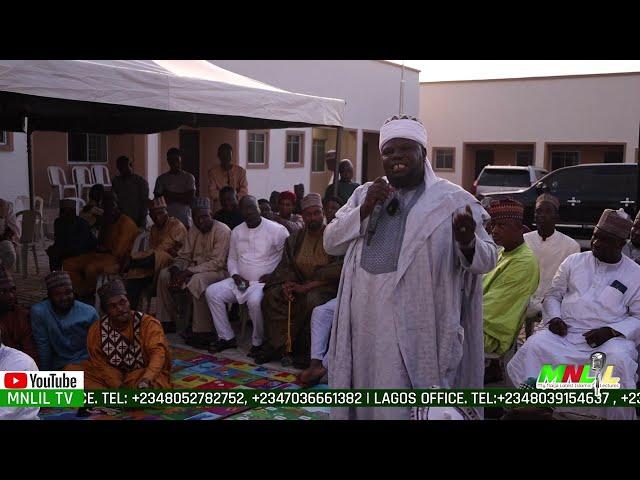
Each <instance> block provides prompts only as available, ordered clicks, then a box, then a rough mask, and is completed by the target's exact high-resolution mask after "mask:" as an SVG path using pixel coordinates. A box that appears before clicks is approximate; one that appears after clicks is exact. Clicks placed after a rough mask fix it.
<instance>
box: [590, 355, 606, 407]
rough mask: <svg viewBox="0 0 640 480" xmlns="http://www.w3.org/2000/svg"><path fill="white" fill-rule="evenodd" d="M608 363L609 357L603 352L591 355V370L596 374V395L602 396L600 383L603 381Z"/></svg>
mask: <svg viewBox="0 0 640 480" xmlns="http://www.w3.org/2000/svg"><path fill="white" fill-rule="evenodd" d="M606 363H607V355H606V353H603V352H594V353H592V354H591V369H592V370H593V371H594V372H595V377H596V378H595V381H594V383H595V387H594V388H595V393H596V396H598V397H599V396H600V382H601V381H602V370H604V367H605V364H606Z"/></svg>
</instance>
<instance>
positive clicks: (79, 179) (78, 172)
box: [71, 167, 94, 200]
mask: <svg viewBox="0 0 640 480" xmlns="http://www.w3.org/2000/svg"><path fill="white" fill-rule="evenodd" d="M71 176H72V177H73V183H75V184H76V187H77V191H78V195H77V196H78V197H80V198H82V197H83V193H84V190H85V189H87V200H88V199H89V191H88V189H90V188H91V187H93V185H94V182H93V176H92V175H91V170H89V167H73V168H72V169H71Z"/></svg>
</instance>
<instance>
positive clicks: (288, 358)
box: [282, 300, 293, 367]
mask: <svg viewBox="0 0 640 480" xmlns="http://www.w3.org/2000/svg"><path fill="white" fill-rule="evenodd" d="M285 349H286V353H285V356H284V357H283V359H282V365H283V366H285V367H286V366H289V365H291V364H292V363H293V361H292V359H291V351H292V341H291V300H289V311H288V313H287V341H286V343H285Z"/></svg>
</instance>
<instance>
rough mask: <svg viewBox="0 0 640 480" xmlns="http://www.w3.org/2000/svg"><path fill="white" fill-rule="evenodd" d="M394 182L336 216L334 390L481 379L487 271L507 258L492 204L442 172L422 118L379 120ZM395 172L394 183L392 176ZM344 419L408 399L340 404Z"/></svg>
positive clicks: (393, 415) (477, 384)
mask: <svg viewBox="0 0 640 480" xmlns="http://www.w3.org/2000/svg"><path fill="white" fill-rule="evenodd" d="M380 154H381V160H382V163H383V166H384V170H385V174H386V179H385V178H378V179H376V180H375V181H374V182H369V183H366V184H365V185H362V186H361V187H358V189H356V191H355V192H354V193H353V195H352V196H351V198H350V199H349V201H348V202H347V204H346V205H345V206H344V207H342V208H341V209H340V210H339V211H338V212H337V214H336V217H335V219H334V220H333V221H332V222H331V223H330V224H329V225H327V228H326V230H325V234H324V248H325V250H326V251H327V253H328V254H329V255H334V256H340V255H345V259H344V266H343V270H342V278H341V279H340V289H339V291H338V296H337V307H336V313H335V316H334V321H333V327H332V332H331V341H330V346H329V353H328V366H329V386H330V388H431V387H432V386H434V385H439V386H441V387H443V388H482V386H483V375H484V352H483V333H482V278H481V277H482V274H483V273H486V272H489V271H491V270H492V269H493V268H494V267H495V265H496V260H497V256H498V251H497V247H496V244H495V243H494V242H493V240H492V238H491V237H490V236H489V235H488V234H487V232H486V231H485V229H484V224H485V222H487V221H488V220H489V216H488V214H487V212H486V211H485V210H484V209H483V208H482V206H481V205H480V204H479V203H478V201H477V200H476V199H475V198H474V197H473V196H472V195H471V194H469V193H468V192H466V191H464V190H463V189H462V188H460V187H459V186H457V185H454V184H452V183H450V182H448V181H446V180H444V179H442V178H439V177H437V176H436V175H435V173H434V172H433V170H432V168H431V164H430V163H429V161H428V159H427V132H426V130H425V128H424V126H423V125H422V123H420V121H419V120H417V119H416V118H414V117H408V116H404V115H402V116H394V117H392V118H390V119H389V120H387V121H386V122H385V124H384V125H383V126H382V128H381V129H380ZM387 180H388V182H387ZM331 418H335V419H405V420H408V419H410V418H411V410H410V409H408V408H407V409H403V408H357V409H356V408H332V409H331Z"/></svg>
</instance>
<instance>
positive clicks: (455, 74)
mask: <svg viewBox="0 0 640 480" xmlns="http://www.w3.org/2000/svg"><path fill="white" fill-rule="evenodd" d="M390 61H391V62H396V63H400V64H401V63H402V62H403V60H390ZM404 62H405V65H406V66H407V67H411V68H417V69H418V70H421V72H420V81H421V82H438V81H445V80H479V79H487V78H517V77H546V76H555V75H582V74H592V73H618V72H640V60H404Z"/></svg>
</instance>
